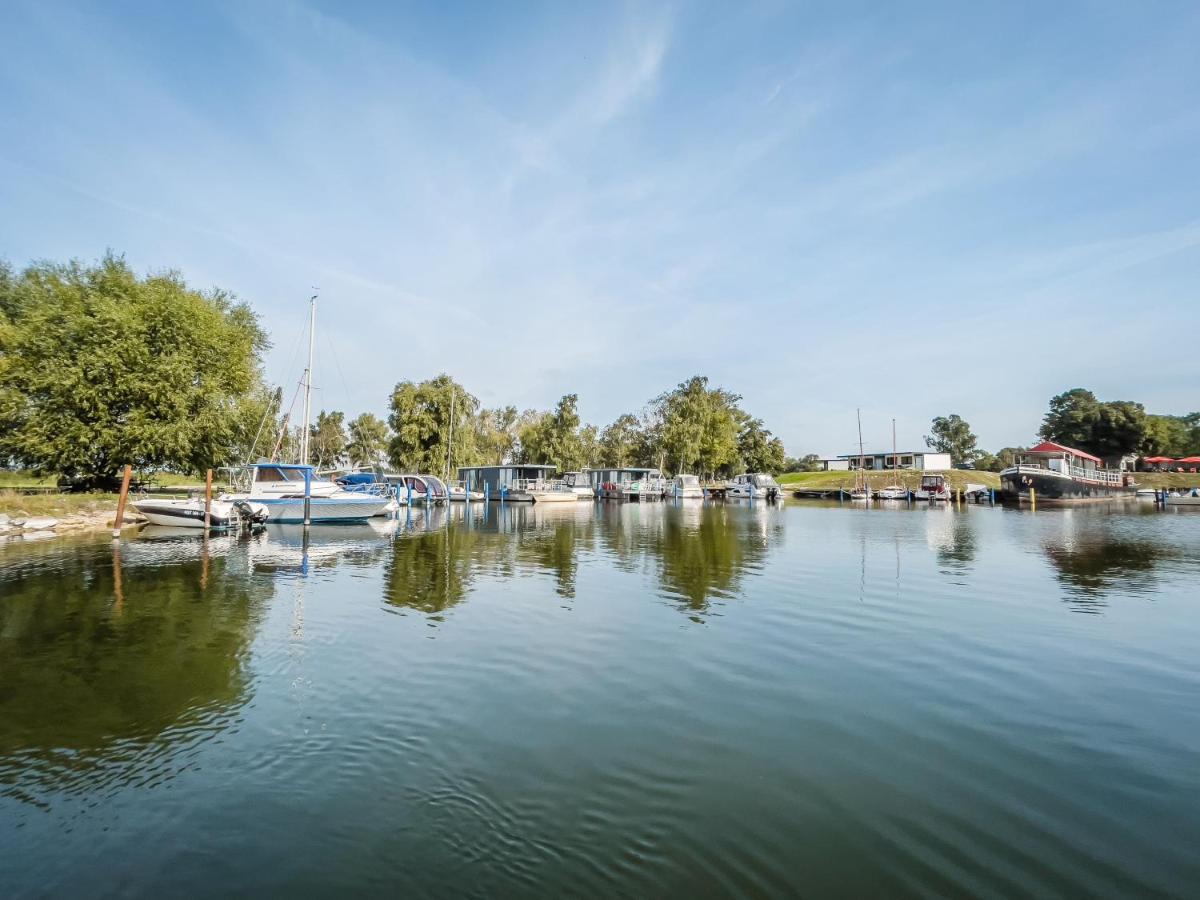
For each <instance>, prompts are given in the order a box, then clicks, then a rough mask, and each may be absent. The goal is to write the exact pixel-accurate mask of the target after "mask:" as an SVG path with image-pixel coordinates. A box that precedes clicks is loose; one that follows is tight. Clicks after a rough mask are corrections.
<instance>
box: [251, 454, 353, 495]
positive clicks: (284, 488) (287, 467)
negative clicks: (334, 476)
mask: <svg viewBox="0 0 1200 900" xmlns="http://www.w3.org/2000/svg"><path fill="white" fill-rule="evenodd" d="M248 468H249V469H250V493H251V494H252V495H253V496H256V497H303V496H304V492H305V484H306V483H307V484H308V490H309V494H310V496H313V497H320V496H326V495H328V494H331V493H333V492H334V491H336V490H337V489H338V487H337V485H336V484H334V483H333V482H332V481H329V480H328V479H325V478H319V477H318V476H317V474H316V470H315V469H314V468H313V467H312V466H306V465H300V464H298V463H277V462H267V461H266V460H262V461H259V462H256V463H251V464H250V466H248Z"/></svg>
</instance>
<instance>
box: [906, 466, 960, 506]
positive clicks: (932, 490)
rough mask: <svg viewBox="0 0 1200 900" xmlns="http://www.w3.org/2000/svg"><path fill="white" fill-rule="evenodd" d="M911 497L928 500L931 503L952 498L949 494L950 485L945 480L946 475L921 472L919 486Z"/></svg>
mask: <svg viewBox="0 0 1200 900" xmlns="http://www.w3.org/2000/svg"><path fill="white" fill-rule="evenodd" d="M913 499H914V500H928V501H930V502H931V503H937V502H939V501H943V500H944V501H949V500H951V499H953V498H952V497H951V496H950V485H949V482H947V481H946V476H945V475H931V474H929V473H924V474H922V475H921V487H920V488H918V489H917V491H916V492H915V493H914V494H913Z"/></svg>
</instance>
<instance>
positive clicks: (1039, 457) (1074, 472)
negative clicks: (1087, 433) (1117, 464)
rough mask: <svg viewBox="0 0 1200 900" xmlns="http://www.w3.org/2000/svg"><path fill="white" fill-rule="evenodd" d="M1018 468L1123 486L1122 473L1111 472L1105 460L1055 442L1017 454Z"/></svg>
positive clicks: (1044, 443)
mask: <svg viewBox="0 0 1200 900" xmlns="http://www.w3.org/2000/svg"><path fill="white" fill-rule="evenodd" d="M1016 463H1017V466H1018V467H1027V468H1035V469H1048V470H1049V471H1051V472H1057V473H1058V474H1059V475H1065V476H1067V477H1069V478H1080V479H1083V480H1084V481H1097V482H1101V483H1103V484H1121V483H1122V482H1123V476H1122V474H1121V473H1120V472H1118V471H1115V470H1109V469H1107V468H1105V466H1104V460H1102V459H1100V457H1098V456H1092V454H1090V453H1088V452H1086V451H1084V450H1076V449H1075V448H1074V447H1066V446H1064V445H1062V444H1056V443H1054V442H1053V441H1042V443H1040V444H1038V445H1037V446H1036V447H1030V448H1029V449H1028V450H1025V451H1023V452H1021V453H1019V454H1017V460H1016Z"/></svg>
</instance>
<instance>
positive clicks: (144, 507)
mask: <svg viewBox="0 0 1200 900" xmlns="http://www.w3.org/2000/svg"><path fill="white" fill-rule="evenodd" d="M130 505H132V506H133V508H134V509H136V510H137V511H138V512H139V513H140V514H141V515H142V516H144V517H145V518H146V521H147V522H149V523H150V524H151V525H164V526H168V527H174V528H203V527H204V498H203V497H188V498H186V499H182V498H171V497H143V498H141V499H138V500H134V501H132V503H131V504H130ZM266 521H267V507H266V506H265V505H264V504H262V503H257V502H254V501H251V500H241V499H237V500H230V499H219V498H214V499H213V500H212V501H211V503H210V504H209V508H208V527H209V528H210V529H218V530H219V529H223V528H244V527H246V526H252V525H261V524H263V523H264V522H266Z"/></svg>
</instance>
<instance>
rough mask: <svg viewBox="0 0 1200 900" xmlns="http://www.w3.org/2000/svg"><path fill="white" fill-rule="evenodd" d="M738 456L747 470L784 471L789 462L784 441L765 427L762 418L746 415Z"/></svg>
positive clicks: (740, 433) (739, 438)
mask: <svg viewBox="0 0 1200 900" xmlns="http://www.w3.org/2000/svg"><path fill="white" fill-rule="evenodd" d="M737 446H738V456H739V457H740V458H741V460H742V465H744V466H745V467H746V471H747V472H770V473H771V474H776V473H779V472H782V471H783V469H784V466H785V465H786V463H787V454H786V453H785V452H784V449H783V441H781V440H779V438H777V437H774V436H773V435H772V434H771V432H769V431H768V430H767V429H766V428H764V427H763V421H762V419H752V418H750V417H749V416H747V417H746V419H745V421H744V422H743V423H742V428H741V431H740V432H739V433H738V444H737Z"/></svg>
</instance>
